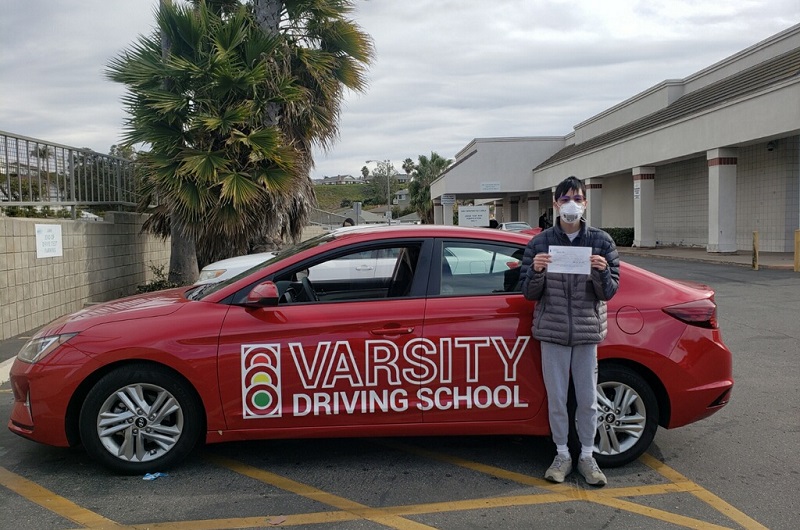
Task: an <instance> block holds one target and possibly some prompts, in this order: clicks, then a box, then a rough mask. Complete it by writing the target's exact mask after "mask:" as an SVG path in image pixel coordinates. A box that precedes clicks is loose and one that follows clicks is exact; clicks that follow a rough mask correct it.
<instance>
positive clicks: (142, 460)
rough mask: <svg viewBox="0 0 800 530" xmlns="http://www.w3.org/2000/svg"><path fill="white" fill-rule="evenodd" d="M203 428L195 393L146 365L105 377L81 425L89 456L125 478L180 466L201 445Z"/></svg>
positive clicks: (91, 396) (90, 396)
mask: <svg viewBox="0 0 800 530" xmlns="http://www.w3.org/2000/svg"><path fill="white" fill-rule="evenodd" d="M201 424H202V422H201V408H200V406H199V405H198V403H197V399H196V398H195V396H194V394H193V392H192V390H191V388H189V386H188V385H187V384H186V383H185V382H184V381H183V380H181V379H180V378H178V377H177V376H175V375H174V374H172V373H171V372H169V371H168V370H166V369H164V368H160V367H157V366H152V365H144V364H137V365H127V366H123V367H120V368H118V369H116V370H114V371H112V372H109V373H108V374H106V375H105V376H103V377H102V378H101V379H100V380H99V381H98V382H97V383H96V384H95V385H94V387H92V389H91V390H90V391H89V393H88V395H87V396H86V400H85V401H84V402H83V406H82V407H81V413H80V419H79V425H80V432H81V440H82V442H83V445H84V447H85V448H86V451H87V452H88V453H89V455H90V456H92V457H93V458H94V459H96V460H98V461H99V462H100V463H101V464H103V465H105V466H107V467H109V468H111V469H113V470H114V471H117V472H119V473H124V474H140V473H146V472H152V471H160V470H163V469H167V468H168V467H171V466H173V465H175V464H177V463H178V462H180V461H181V460H183V459H184V458H185V457H186V456H188V455H189V453H191V451H192V449H193V448H194V446H195V445H196V444H197V441H198V440H199V438H200V429H201Z"/></svg>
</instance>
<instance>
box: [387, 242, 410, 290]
mask: <svg viewBox="0 0 800 530" xmlns="http://www.w3.org/2000/svg"><path fill="white" fill-rule="evenodd" d="M414 261H415V260H414ZM413 279H414V266H413V264H412V257H411V253H410V249H408V248H404V249H403V250H401V251H400V255H399V256H398V257H397V263H396V264H395V266H394V272H393V273H392V283H391V284H389V292H388V293H387V295H386V296H387V297H389V298H397V297H398V296H408V293H409V292H410V291H411V282H412V280H413Z"/></svg>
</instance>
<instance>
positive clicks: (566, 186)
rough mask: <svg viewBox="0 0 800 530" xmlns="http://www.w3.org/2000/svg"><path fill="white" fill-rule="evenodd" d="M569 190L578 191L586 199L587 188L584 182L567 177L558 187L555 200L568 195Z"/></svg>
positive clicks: (576, 178)
mask: <svg viewBox="0 0 800 530" xmlns="http://www.w3.org/2000/svg"><path fill="white" fill-rule="evenodd" d="M569 190H577V191H579V192H581V195H583V196H584V197H586V186H584V184H583V182H582V181H581V180H580V179H579V178H578V177H567V178H565V179H564V180H562V181H561V182H560V183H559V184H558V186H556V193H555V195H554V198H555V200H558V198H559V197H563V196H564V195H566V194H567V192H569Z"/></svg>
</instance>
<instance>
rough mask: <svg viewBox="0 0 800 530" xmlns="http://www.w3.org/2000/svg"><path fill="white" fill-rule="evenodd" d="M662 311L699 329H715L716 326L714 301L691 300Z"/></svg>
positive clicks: (707, 299) (715, 305) (706, 299)
mask: <svg viewBox="0 0 800 530" xmlns="http://www.w3.org/2000/svg"><path fill="white" fill-rule="evenodd" d="M663 311H664V312H665V313H666V314H668V315H670V316H672V317H675V318H677V319H678V320H680V321H681V322H686V323H687V324H690V325H692V326H699V327H701V328H709V329H716V328H717V327H718V325H717V304H715V303H714V300H712V299H709V298H705V299H703V300H693V301H691V302H684V303H683V304H677V305H671V306H668V307H665V308H664V309H663Z"/></svg>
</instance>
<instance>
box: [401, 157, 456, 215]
mask: <svg viewBox="0 0 800 530" xmlns="http://www.w3.org/2000/svg"><path fill="white" fill-rule="evenodd" d="M452 163H453V161H452V160H451V159H449V158H442V157H441V156H439V154H438V153H435V152H431V156H430V158H428V157H426V156H425V155H419V161H418V163H417V164H416V166H415V168H414V172H413V174H412V175H411V184H410V185H409V187H408V194H409V198H410V202H411V207H412V208H414V210H415V211H416V212H417V215H419V218H420V220H421V221H422V222H423V223H424V224H433V202H432V201H431V182H433V181H434V180H436V179H437V178H439V176H441V174H442V173H444V172H445V170H446V169H447V168H448V167H450V164H452Z"/></svg>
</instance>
